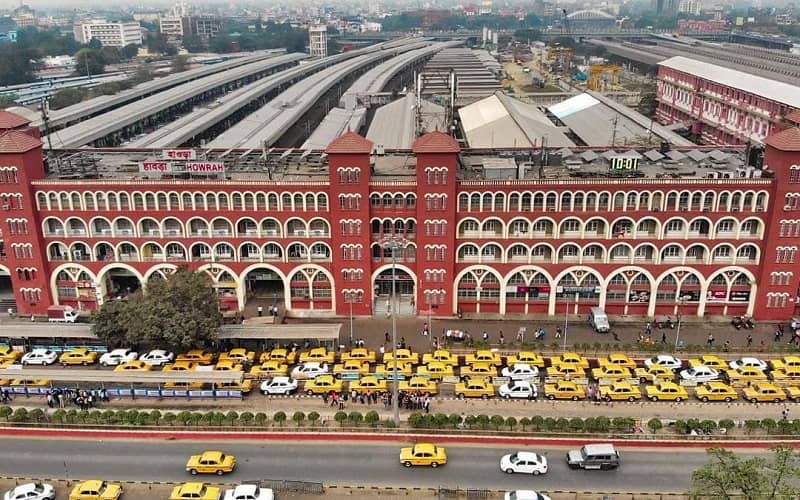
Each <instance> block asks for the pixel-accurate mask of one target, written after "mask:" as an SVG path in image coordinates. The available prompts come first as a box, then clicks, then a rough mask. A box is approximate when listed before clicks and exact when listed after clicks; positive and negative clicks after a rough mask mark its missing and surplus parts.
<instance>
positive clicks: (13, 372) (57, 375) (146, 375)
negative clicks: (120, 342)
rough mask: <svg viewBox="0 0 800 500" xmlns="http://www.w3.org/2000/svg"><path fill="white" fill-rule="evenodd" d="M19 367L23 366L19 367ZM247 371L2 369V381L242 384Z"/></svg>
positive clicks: (0, 372) (120, 383)
mask: <svg viewBox="0 0 800 500" xmlns="http://www.w3.org/2000/svg"><path fill="white" fill-rule="evenodd" d="M17 366H20V365H17ZM243 376H244V372H242V371H233V370H202V371H200V370H192V371H189V370H184V371H167V372H165V371H160V370H159V371H149V372H128V373H122V372H115V371H109V370H92V369H81V368H76V369H72V368H69V369H48V368H28V367H20V368H5V369H2V370H0V379H8V380H13V379H25V380H50V381H57V382H97V383H103V384H109V385H125V384H151V385H153V384H155V385H158V384H166V383H167V382H203V383H207V384H213V383H225V382H236V383H241V381H242V377H243Z"/></svg>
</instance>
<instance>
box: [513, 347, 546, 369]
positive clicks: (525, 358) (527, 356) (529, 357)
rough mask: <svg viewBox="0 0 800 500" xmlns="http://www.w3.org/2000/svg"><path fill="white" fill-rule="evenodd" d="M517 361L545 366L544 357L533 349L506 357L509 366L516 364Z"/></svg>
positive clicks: (539, 366)
mask: <svg viewBox="0 0 800 500" xmlns="http://www.w3.org/2000/svg"><path fill="white" fill-rule="evenodd" d="M517 363H523V364H526V365H530V366H535V367H537V368H544V358H543V357H542V356H541V355H539V354H537V353H535V352H533V351H520V352H518V353H517V354H512V355H511V356H508V357H507V358H506V365H508V366H514V365H515V364H517Z"/></svg>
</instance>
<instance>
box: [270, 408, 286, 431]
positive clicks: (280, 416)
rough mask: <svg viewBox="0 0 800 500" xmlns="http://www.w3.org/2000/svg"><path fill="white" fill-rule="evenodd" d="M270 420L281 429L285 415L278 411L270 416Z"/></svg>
mask: <svg viewBox="0 0 800 500" xmlns="http://www.w3.org/2000/svg"><path fill="white" fill-rule="evenodd" d="M272 420H274V421H276V422H278V425H280V426H281V427H283V423H284V422H286V414H285V413H284V412H282V411H279V412H277V413H275V415H273V416H272Z"/></svg>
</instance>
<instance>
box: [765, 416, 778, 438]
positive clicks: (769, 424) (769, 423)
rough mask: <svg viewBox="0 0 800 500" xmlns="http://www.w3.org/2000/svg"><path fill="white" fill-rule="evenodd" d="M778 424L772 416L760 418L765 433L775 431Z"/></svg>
mask: <svg viewBox="0 0 800 500" xmlns="http://www.w3.org/2000/svg"><path fill="white" fill-rule="evenodd" d="M777 426H778V424H777V422H775V419H773V418H763V419H761V428H762V429H764V430H765V431H767V434H771V433H772V432H774V431H775V428H776V427H777Z"/></svg>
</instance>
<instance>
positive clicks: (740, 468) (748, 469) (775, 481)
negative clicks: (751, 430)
mask: <svg viewBox="0 0 800 500" xmlns="http://www.w3.org/2000/svg"><path fill="white" fill-rule="evenodd" d="M707 451H708V454H709V456H710V457H711V461H710V462H709V463H707V464H705V465H704V466H702V467H701V468H699V469H697V470H695V471H694V472H693V473H692V485H691V488H690V490H689V498H691V499H700V498H702V499H703V500H714V499H723V500H728V499H730V498H739V497H742V498H753V499H755V498H757V499H759V500H781V499H788V498H797V497H798V495H800V488H799V487H798V486H797V485H796V484H795V483H794V479H795V478H797V477H798V476H800V452H799V451H796V450H795V449H793V448H792V447H790V446H785V445H779V446H776V447H774V448H772V456H771V457H769V458H764V457H747V458H743V457H740V456H737V455H736V454H735V453H733V452H732V451H731V450H727V449H725V448H709V449H708V450H707Z"/></svg>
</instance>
